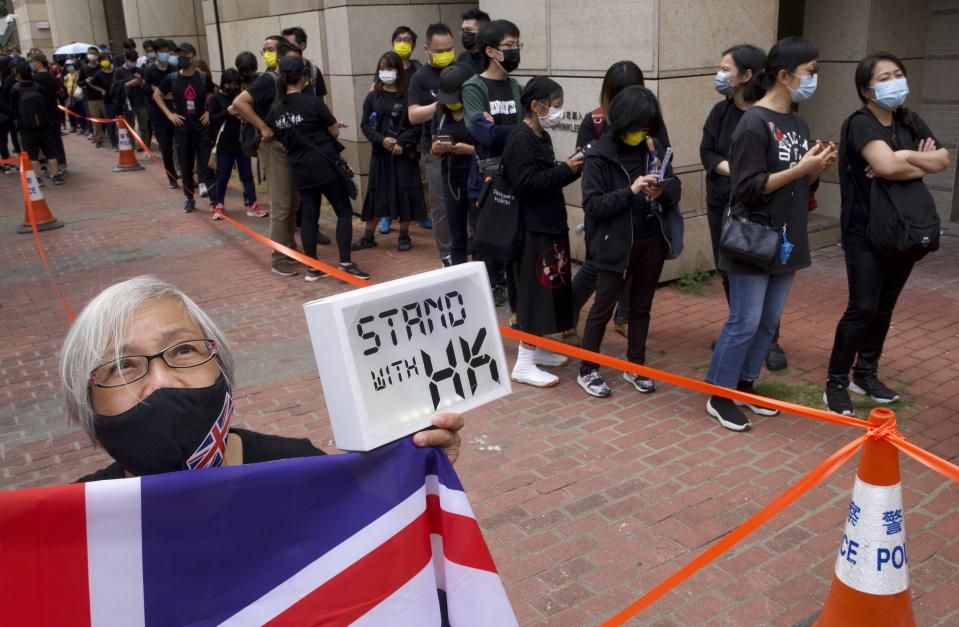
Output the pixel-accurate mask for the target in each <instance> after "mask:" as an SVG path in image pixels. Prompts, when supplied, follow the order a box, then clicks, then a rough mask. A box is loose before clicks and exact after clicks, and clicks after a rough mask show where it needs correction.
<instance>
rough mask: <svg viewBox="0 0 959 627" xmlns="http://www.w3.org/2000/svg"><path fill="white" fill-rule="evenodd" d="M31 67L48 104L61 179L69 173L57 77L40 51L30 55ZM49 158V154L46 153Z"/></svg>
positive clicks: (51, 134) (48, 115)
mask: <svg viewBox="0 0 959 627" xmlns="http://www.w3.org/2000/svg"><path fill="white" fill-rule="evenodd" d="M30 67H31V68H32V69H33V82H34V83H35V84H36V86H37V87H38V88H39V89H40V93H41V94H42V95H43V102H44V104H45V105H46V111H47V119H48V120H50V124H49V127H50V142H51V144H52V145H53V155H52V156H53V157H54V158H55V159H56V160H57V165H59V167H60V174H61V176H60V181H61V182H62V180H63V177H64V176H66V173H67V155H66V151H65V150H64V147H63V135H61V134H60V106H59V105H60V99H59V97H58V96H57V92H58V90H59V86H58V82H57V78H56V77H55V76H54V75H53V74H51V73H50V63H49V62H48V61H47V58H46V57H45V56H44V55H43V53H41V52H38V53H35V54H33V55H32V56H31V57H30ZM44 156H45V157H47V158H48V159H49V156H47V155H46V153H44Z"/></svg>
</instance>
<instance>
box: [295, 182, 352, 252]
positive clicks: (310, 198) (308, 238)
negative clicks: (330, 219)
mask: <svg viewBox="0 0 959 627" xmlns="http://www.w3.org/2000/svg"><path fill="white" fill-rule="evenodd" d="M299 191H300V210H301V211H302V212H303V219H302V222H301V223H300V240H302V242H303V254H305V255H306V256H307V257H312V258H313V259H316V230H317V225H318V224H319V220H320V202H321V201H322V200H323V196H326V199H327V200H329V201H330V205H331V206H332V207H333V212H334V213H335V214H336V247H337V249H338V250H339V253H340V263H350V240H352V239H353V206H352V205H351V204H350V197H349V195H348V194H347V193H346V190H345V189H344V188H343V184H342V183H340V182H339V181H331V182H329V183H324V184H322V185H316V186H314V187H305V188H301V189H300V190H299Z"/></svg>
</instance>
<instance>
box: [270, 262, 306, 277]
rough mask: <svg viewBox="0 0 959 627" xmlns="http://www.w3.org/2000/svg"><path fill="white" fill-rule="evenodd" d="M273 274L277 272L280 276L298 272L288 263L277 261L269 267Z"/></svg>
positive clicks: (294, 274) (292, 274)
mask: <svg viewBox="0 0 959 627" xmlns="http://www.w3.org/2000/svg"><path fill="white" fill-rule="evenodd" d="M271 270H273V274H279V275H280V276H296V275H297V274H299V272H297V271H296V270H294V269H293V267H292V266H291V265H290V264H288V263H282V262H281V263H278V264H276V265H275V266H273V267H272V268H271Z"/></svg>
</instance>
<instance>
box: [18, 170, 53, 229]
mask: <svg viewBox="0 0 959 627" xmlns="http://www.w3.org/2000/svg"><path fill="white" fill-rule="evenodd" d="M20 159H21V161H22V163H23V169H24V173H25V174H26V176H27V194H28V195H29V200H28V199H27V198H24V199H23V224H22V225H20V226H18V227H17V233H32V232H33V228H32V227H31V226H30V210H29V208H28V207H27V202H29V203H30V204H31V205H33V217H34V219H35V220H36V221H37V230H38V231H51V230H53V229H59V228H60V227H61V226H63V222H60V221H59V220H57V219H56V218H54V217H53V214H52V213H50V207H48V206H47V200H46V199H45V198H44V197H43V190H42V189H41V188H40V180H39V179H37V174H36V172H34V171H33V164H31V163H30V157H28V156H27V153H25V152H24V153H21V154H20Z"/></svg>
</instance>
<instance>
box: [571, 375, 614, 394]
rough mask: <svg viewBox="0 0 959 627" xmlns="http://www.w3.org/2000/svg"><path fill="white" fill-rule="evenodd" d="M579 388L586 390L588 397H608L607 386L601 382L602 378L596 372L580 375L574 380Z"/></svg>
mask: <svg viewBox="0 0 959 627" xmlns="http://www.w3.org/2000/svg"><path fill="white" fill-rule="evenodd" d="M576 382H577V383H579V387H581V388H583V389H584V390H586V393H587V394H589V395H590V396H596V397H599V398H605V397H607V396H609V395H610V391H609V386H608V385H606V382H605V381H603V377H602V376H601V375H600V374H599V372H597V371H596V370H593V371H590V372H587V373H586V374H581V375H579V376H578V377H577V378H576Z"/></svg>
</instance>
